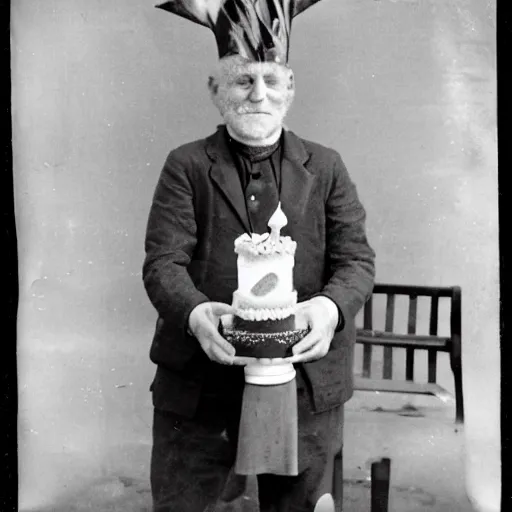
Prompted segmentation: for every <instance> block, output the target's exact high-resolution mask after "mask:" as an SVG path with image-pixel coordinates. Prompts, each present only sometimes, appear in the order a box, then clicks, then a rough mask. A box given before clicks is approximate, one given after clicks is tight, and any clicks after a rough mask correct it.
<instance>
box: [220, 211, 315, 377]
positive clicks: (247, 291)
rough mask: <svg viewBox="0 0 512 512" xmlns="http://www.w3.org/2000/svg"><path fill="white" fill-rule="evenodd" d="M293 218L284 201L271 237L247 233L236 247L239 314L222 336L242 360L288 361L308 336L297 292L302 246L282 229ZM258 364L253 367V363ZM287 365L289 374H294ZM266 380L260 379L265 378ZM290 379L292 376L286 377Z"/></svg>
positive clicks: (235, 300)
mask: <svg viewBox="0 0 512 512" xmlns="http://www.w3.org/2000/svg"><path fill="white" fill-rule="evenodd" d="M287 224H288V219H287V217H286V215H285V213H284V212H283V210H282V208H281V203H279V205H278V207H277V209H276V210H275V212H274V213H273V214H272V216H271V217H270V220H269V221H268V226H269V228H270V230H271V232H270V233H263V234H257V233H252V234H248V233H244V234H243V235H240V236H239V237H238V238H237V239H236V240H235V243H234V246H235V252H236V253H237V254H238V258H237V270H238V288H237V289H236V290H235V292H234V293H233V308H234V310H235V314H234V315H233V317H232V318H231V320H230V322H227V323H225V324H224V325H223V332H222V334H223V336H224V337H225V338H226V339H227V340H228V341H229V342H230V343H232V344H233V345H234V346H235V348H236V354H237V355H239V356H249V357H255V358H270V359H273V358H283V357H287V356H291V355H292V353H291V347H292V346H293V345H294V344H295V343H297V342H298V341H299V340H300V339H302V338H303V337H304V336H305V335H306V334H307V332H308V329H307V328H297V326H296V323H295V310H296V305H297V292H296V291H295V289H294V286H293V267H294V265H295V251H296V249H297V243H296V242H295V241H293V240H292V239H291V238H290V237H289V236H282V235H281V230H282V229H283V228H284V227H285V226H286V225H287ZM253 366H254V365H253ZM251 368H252V366H248V367H246V377H247V375H248V373H247V372H249V373H250V371H251ZM292 370H293V366H292V369H291V370H290V368H289V367H286V372H285V373H286V375H287V376H289V375H291V374H292V373H293V371H292ZM260 377H261V376H260ZM286 378H288V377H286Z"/></svg>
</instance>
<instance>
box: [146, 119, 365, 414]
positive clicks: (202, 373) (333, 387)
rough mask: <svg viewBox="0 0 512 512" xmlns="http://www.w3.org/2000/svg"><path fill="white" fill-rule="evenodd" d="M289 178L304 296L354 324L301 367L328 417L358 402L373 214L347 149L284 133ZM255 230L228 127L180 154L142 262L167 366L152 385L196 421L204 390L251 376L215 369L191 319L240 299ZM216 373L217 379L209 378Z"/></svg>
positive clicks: (289, 212)
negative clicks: (368, 216)
mask: <svg viewBox="0 0 512 512" xmlns="http://www.w3.org/2000/svg"><path fill="white" fill-rule="evenodd" d="M281 180H282V190H281V198H280V200H281V206H282V209H283V211H284V213H285V214H286V216H287V218H288V225H287V226H286V227H285V228H284V229H283V230H282V234H283V235H290V236H291V237H292V239H293V240H295V241H296V242H297V251H296V255H295V268H294V284H295V288H296V290H297V292H298V298H299V301H304V300H307V299H310V298H311V297H313V296H315V295H319V294H321V295H325V296H327V297H329V298H331V299H332V300H333V301H334V302H335V303H336V304H337V306H338V307H339V309H340V311H341V312H342V315H343V319H344V326H343V329H342V330H341V331H339V332H337V333H336V334H335V336H334V338H333V341H332V343H331V347H330V350H329V353H328V354H327V355H326V356H325V357H323V358H322V359H320V360H318V361H314V362H310V363H305V364H303V365H301V370H300V371H301V372H302V374H303V376H304V381H305V382H306V385H307V388H308V390H309V392H310V393H311V397H312V400H313V404H314V407H315V410H316V411H317V412H320V411H323V410H328V409H330V408H332V407H335V406H337V405H340V404H342V403H344V402H345V401H346V400H348V399H349V398H350V397H351V396H352V393H353V357H354V352H353V351H354V343H355V326H354V317H355V315H356V313H357V312H358V311H359V309H360V308H361V307H362V305H363V304H364V302H365V301H366V299H367V297H368V296H369V294H370V293H371V291H372V287H373V279H374V252H373V250H372V249H371V248H370V246H369V245H368V242H367V239H366V234H365V211H364V209H363V207H362V205H361V203H360V202H359V200H358V196H357V192H356V189H355V186H354V184H353V183H352V181H351V179H350V177H349V175H348V173H347V170H346V168H345V166H344V164H343V162H342V160H341V157H340V155H339V154H338V153H337V152H336V151H334V150H332V149H328V148H326V147H323V146H321V145H319V144H315V143H313V142H309V141H306V140H303V139H300V138H299V137H297V136H296V135H295V134H293V133H292V132H290V131H285V133H284V137H283V157H282V167H281ZM248 230H249V222H248V219H247V211H246V205H245V198H244V195H243V191H242V187H241V185H240V180H239V177H238V173H237V170H236V168H235V166H234V163H233V160H232V158H231V154H230V151H229V148H228V147H227V141H226V137H225V128H224V127H219V129H218V131H217V132H216V133H215V134H213V135H211V136H210V137H208V138H206V139H203V140H198V141H195V142H192V143H190V144H185V145H183V146H181V147H179V148H177V149H175V150H174V151H172V152H171V153H170V154H169V156H168V158H167V160H166V162H165V165H164V168H163V170H162V173H161V175H160V179H159V181H158V185H157V187H156V191H155V194H154V198H153V204H152V207H151V211H150V215H149V221H148V227H147V235H146V244H145V248H146V258H145V261H144V267H143V279H144V285H145V287H146V290H147V293H148V296H149V298H150V300H151V302H152V303H153V305H154V307H155V308H156V310H157V311H158V315H159V318H158V321H157V327H156V332H155V336H154V339H153V342H152V346H151V350H150V358H151V360H152V361H153V362H154V363H155V364H157V372H156V376H155V379H154V381H153V384H152V386H151V389H152V391H153V404H154V405H155V407H157V408H160V409H164V410H170V411H173V412H175V413H178V414H183V415H186V416H192V415H193V414H194V412H195V411H196V407H197V403H198V400H199V397H200V395H201V393H202V392H208V390H210V389H213V388H215V386H216V385H217V384H218V382H219V380H220V381H222V380H223V379H224V378H225V379H226V381H228V380H229V379H230V376H233V375H234V374H235V373H237V372H241V371H242V370H241V368H233V367H229V366H222V367H221V365H218V364H215V363H211V362H210V361H209V359H208V358H207V357H206V355H205V354H204V352H203V351H202V349H201V347H200V345H199V343H198V341H197V340H196V339H195V338H194V337H192V336H190V335H189V334H187V323H188V317H189V314H190V312H191V311H192V309H193V308H194V307H195V306H197V305H198V304H200V303H202V302H205V301H208V300H211V301H219V302H224V303H228V304H231V300H232V294H233V292H234V290H235V289H236V288H237V269H236V254H235V252H234V245H233V242H234V240H235V238H236V237H238V236H239V235H240V234H242V233H243V232H244V231H248ZM213 367H215V372H214V375H215V379H214V380H213V378H209V377H208V375H211V374H212V373H211V370H212V368H213ZM219 367H220V368H219ZM240 375H242V374H240ZM240 378H242V382H243V377H240ZM209 380H210V381H209ZM226 389H228V390H229V389H230V388H229V386H228V387H227V388H226Z"/></svg>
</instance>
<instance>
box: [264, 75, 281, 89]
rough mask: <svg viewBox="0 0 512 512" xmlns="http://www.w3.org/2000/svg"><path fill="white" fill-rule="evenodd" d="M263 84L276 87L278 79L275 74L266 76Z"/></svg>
mask: <svg viewBox="0 0 512 512" xmlns="http://www.w3.org/2000/svg"><path fill="white" fill-rule="evenodd" d="M265 84H266V85H267V86H268V87H278V86H279V80H278V79H277V77H275V76H266V77H265Z"/></svg>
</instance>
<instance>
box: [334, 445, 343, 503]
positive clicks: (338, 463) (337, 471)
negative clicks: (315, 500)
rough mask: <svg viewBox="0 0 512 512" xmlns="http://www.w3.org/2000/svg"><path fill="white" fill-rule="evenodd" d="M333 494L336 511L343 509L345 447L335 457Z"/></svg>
mask: <svg viewBox="0 0 512 512" xmlns="http://www.w3.org/2000/svg"><path fill="white" fill-rule="evenodd" d="M332 495H333V498H334V503H335V506H336V512H342V509H343V447H342V448H341V450H340V451H339V452H338V453H337V454H336V456H335V457H334V471H333V474H332Z"/></svg>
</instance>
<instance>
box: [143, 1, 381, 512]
mask: <svg viewBox="0 0 512 512" xmlns="http://www.w3.org/2000/svg"><path fill="white" fill-rule="evenodd" d="M312 3H314V1H311V0H309V1H307V2H305V1H300V0H298V1H297V2H294V1H293V0H291V1H286V0H281V1H280V2H279V1H278V0H268V2H265V1H264V0H262V1H256V2H253V1H248V0H224V1H223V0H216V1H215V2H210V3H208V2H204V1H203V2H199V1H192V0H191V1H185V0H179V1H173V2H166V3H165V4H162V5H161V6H160V7H162V8H164V9H166V10H168V11H170V12H173V13H175V14H179V15H181V16H184V17H185V18H188V19H190V20H192V21H196V22H198V23H200V24H203V25H206V26H209V27H210V28H212V29H213V30H214V33H215V35H216V39H217V44H218V47H219V55H220V57H221V58H220V60H219V63H218V65H217V67H216V69H215V71H214V72H213V73H212V74H211V76H210V77H209V80H208V89H209V92H210V95H211V99H212V101H213V103H214V104H215V105H216V107H217V108H218V110H219V112H220V114H221V116H222V118H223V120H224V123H225V124H223V125H221V126H219V127H218V129H217V131H216V132H215V133H214V134H213V135H211V136H209V137H207V138H206V139H202V140H197V141H195V142H191V143H189V144H186V145H184V146H181V147H179V148H177V149H174V150H173V151H172V152H171V153H170V154H169V156H168V158H167V161H166V162H165V165H164V167H163V170H162V172H161V175H160V179H159V181H158V184H157V187H156V191H155V194H154V198H153V203H152V207H151V211H150V215H149V221H148V227H147V234H146V259H145V262H144V268H143V278H144V284H145V287H146V290H147V293H148V296H149V298H150V300H151V302H152V303H153V305H154V307H155V308H156V310H157V312H158V321H157V326H156V332H155V336H154V339H153V343H152V346H151V351H150V357H151V360H152V361H153V362H154V363H155V364H156V365H157V371H156V375H155V378H154V381H153V383H152V385H151V390H152V393H153V404H154V423H153V450H152V462H151V486H152V494H153V502H154V510H155V511H173V512H175V511H177V512H203V511H205V510H219V511H220V510H239V511H246V512H254V511H258V510H259V511H261V512H271V511H275V512H287V511H290V512H291V511H308V512H311V511H313V509H314V506H315V503H316V502H317V500H318V498H319V497H320V496H321V495H322V494H324V493H325V492H330V485H331V483H332V459H333V457H334V454H335V453H336V451H338V450H339V449H340V448H341V446H342V426H343V404H344V403H345V402H346V401H347V400H348V399H349V398H350V397H351V395H352V392H353V385H352V372H353V347H354V342H355V326H354V317H355V315H356V313H357V312H358V311H359V309H360V308H361V307H362V305H363V304H364V302H365V300H366V298H367V297H368V296H369V294H370V293H371V290H372V286H373V278H374V253H373V251H372V249H371V248H370V246H369V244H368V242H367V239H366V235H365V212H364V209H363V207H362V205H361V203H360V202H359V200H358V196H357V193H356V189H355V186H354V184H353V182H352V181H351V179H350V177H349V175H348V173H347V170H346V168H345V166H344V164H343V162H342V160H341V158H340V156H339V154H338V153H337V152H336V151H334V150H332V149H328V148H326V147H323V146H321V145H319V144H315V143H313V142H309V141H306V140H303V139H301V138H299V137H297V136H296V135H295V134H294V133H292V132H291V131H289V130H287V129H285V128H284V127H283V120H284V118H285V115H286V113H287V112H288V109H289V108H290V105H291V103H292V101H293V97H294V93H295V82H294V76H293V72H292V70H291V69H290V68H289V67H288V65H287V63H286V62H287V55H288V37H289V29H290V25H291V18H293V16H294V15H296V14H298V13H299V12H301V11H302V10H304V9H305V8H306V7H308V6H309V5H310V4H312ZM211 4H215V7H214V8H212V9H213V10H212V9H208V8H206V7H205V5H210V6H211ZM258 4H260V5H258ZM283 4H285V8H283ZM262 5H263V7H262ZM244 9H245V10H244ZM251 9H253V11H251ZM241 12H242V14H243V13H248V15H247V16H245V15H244V16H242V15H241V14H240V13H241ZM237 13H238V14H237ZM249 15H251V16H252V19H253V20H254V19H257V20H259V21H260V22H262V23H263V24H264V25H265V26H267V27H271V28H270V32H271V35H272V36H273V37H272V38H270V39H269V38H268V37H265V34H264V29H263V28H262V27H263V25H261V26H260V28H258V29H257V30H256V29H255V28H254V23H252V25H250V26H249V27H248V26H247V23H246V20H247V19H248V18H250V16H249ZM253 15H254V16H253ZM237 16H238V18H237ZM273 18H275V19H277V20H278V22H280V27H281V29H279V23H276V22H275V19H273ZM283 20H284V24H285V25H286V27H287V31H285V32H284V33H285V36H286V37H284V38H283V31H282V28H283ZM240 27H241V28H240ZM272 27H273V28H272ZM276 27H277V28H276ZM240 33H242V34H245V35H246V36H247V37H244V38H242V37H240ZM226 34H227V35H226ZM249 36H250V37H249ZM279 202H281V204H282V207H283V210H284V211H285V212H286V215H287V217H288V226H287V227H286V234H287V235H290V236H291V237H292V239H294V240H295V241H296V242H297V252H296V259H295V268H294V284H295V288H296V290H297V292H298V299H299V304H298V307H299V309H300V311H301V314H302V315H303V316H304V318H305V319H306V320H307V322H308V324H309V327H310V332H309V334H308V335H307V336H306V337H305V338H304V339H303V340H301V341H300V342H299V343H297V344H296V345H295V346H294V347H293V357H292V358H291V361H292V362H293V363H294V365H295V368H296V370H297V379H296V380H297V382H296V385H297V409H298V467H299V471H298V475H297V476H280V475H273V474H260V475H258V476H257V479H256V490H255V491H254V488H253V491H254V492H253V493H252V494H251V492H250V486H251V485H254V482H253V483H251V481H250V480H249V479H248V478H247V477H244V476H240V475H234V474H233V470H232V467H233V464H234V460H235V457H236V447H237V436H238V427H239V422H240V411H241V403H242V395H243V390H244V373H243V364H244V363H245V362H246V361H245V360H244V359H242V358H238V357H237V356H236V355H235V350H234V348H233V346H232V345H230V344H229V343H228V342H227V341H226V340H225V339H224V338H223V337H222V336H221V335H220V334H219V331H218V326H219V319H220V317H221V316H222V315H223V314H226V313H231V307H230V306H229V304H230V303H231V300H232V294H233V292H234V291H235V289H236V287H237V267H236V254H235V253H234V251H233V242H234V240H235V238H237V237H238V236H239V235H240V234H241V233H243V232H244V231H245V232H249V233H263V232H266V231H267V222H268V219H269V217H270V215H271V214H272V213H273V212H274V210H275V208H276V206H277V204H278V203H279ZM254 494H256V498H255V499H254ZM223 505H226V506H227V508H222V507H223ZM230 506H231V508H229V507H230ZM208 507H209V508H208Z"/></svg>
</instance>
